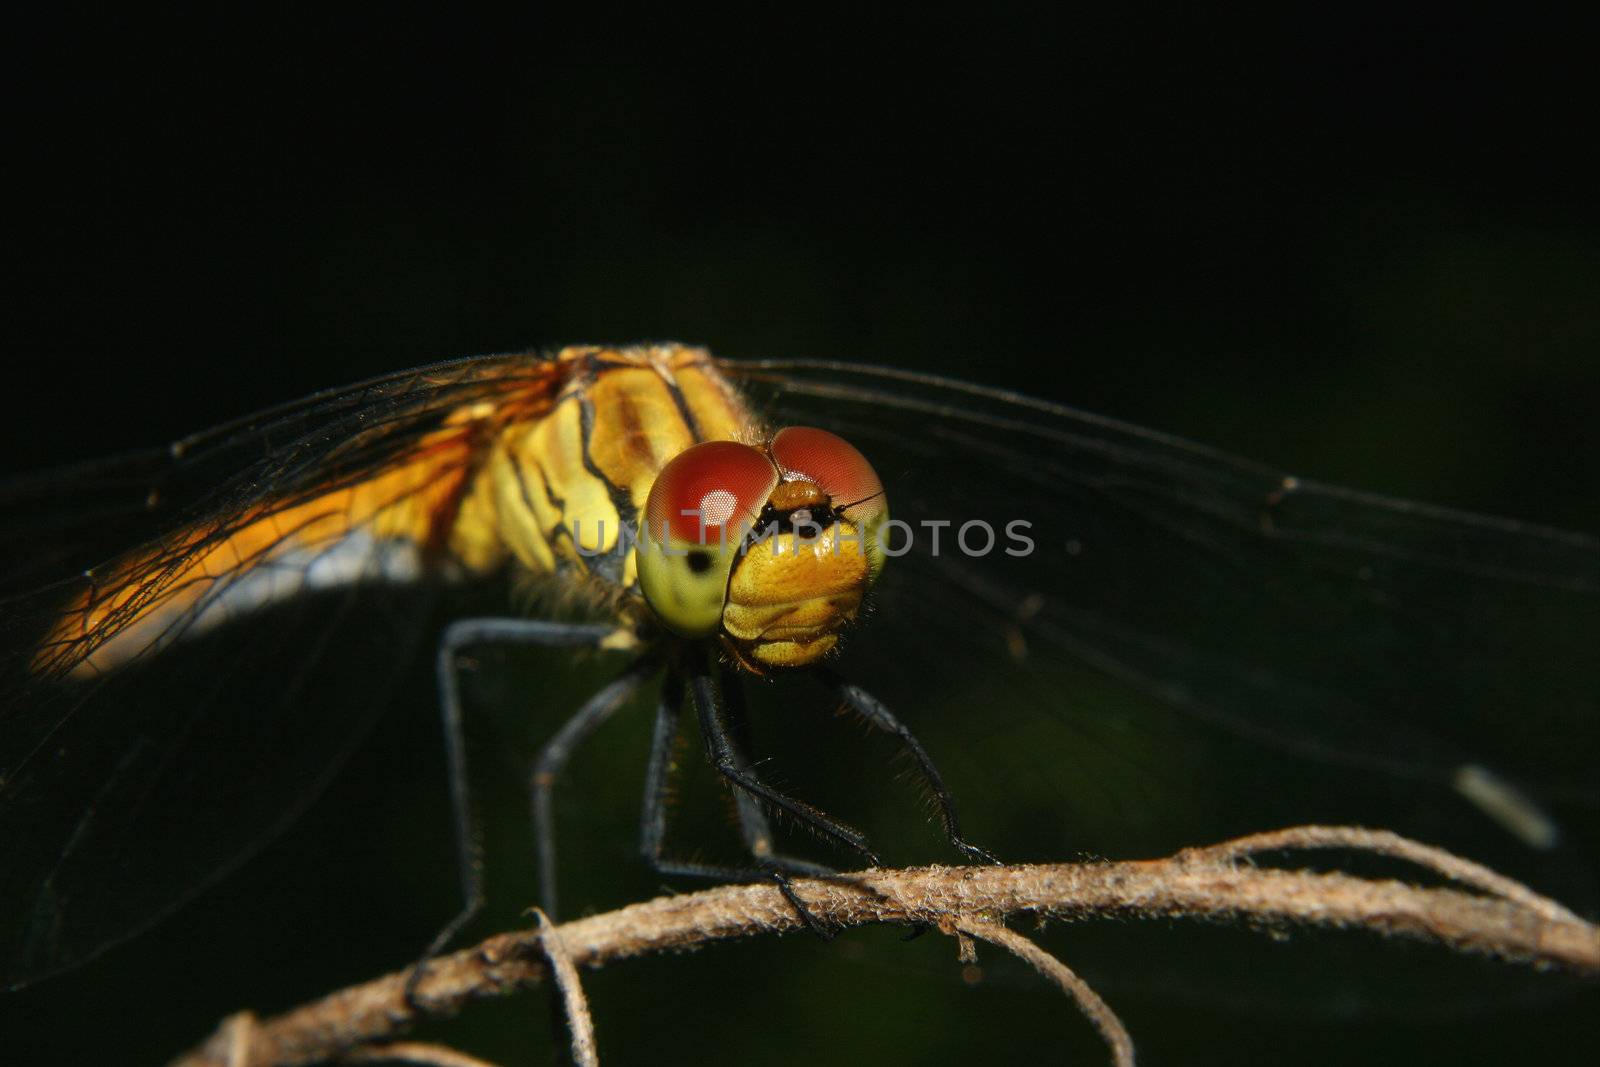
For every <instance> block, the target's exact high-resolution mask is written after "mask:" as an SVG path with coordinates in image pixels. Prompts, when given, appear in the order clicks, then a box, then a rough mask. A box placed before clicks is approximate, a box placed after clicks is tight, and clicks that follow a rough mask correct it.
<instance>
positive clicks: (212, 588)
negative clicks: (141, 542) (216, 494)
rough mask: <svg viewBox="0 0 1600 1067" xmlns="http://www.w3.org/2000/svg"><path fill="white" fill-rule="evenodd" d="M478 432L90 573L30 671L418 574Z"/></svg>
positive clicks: (151, 644)
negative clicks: (302, 596)
mask: <svg viewBox="0 0 1600 1067" xmlns="http://www.w3.org/2000/svg"><path fill="white" fill-rule="evenodd" d="M475 436H476V435H475V434H473V433H472V432H471V429H470V428H469V427H461V428H451V429H446V430H441V431H438V432H437V433H436V434H434V435H431V436H430V437H429V438H425V439H424V440H423V442H422V443H421V444H420V446H419V447H418V448H417V449H416V450H415V452H414V453H412V454H410V455H408V456H407V457H405V458H404V459H403V460H401V461H399V462H398V463H397V464H396V465H393V466H390V467H388V468H385V469H384V470H383V471H382V473H380V474H378V475H377V476H376V477H373V478H371V479H369V480H367V481H363V482H357V483H355V484H352V485H348V486H345V487H341V488H338V489H334V490H331V491H327V492H321V493H312V494H299V495H298V496H297V497H296V498H292V499H290V500H287V501H286V500H281V499H280V500H268V501H264V502H262V503H260V504H257V505H255V506H253V507H251V508H249V509H248V510H247V511H245V512H244V513H243V514H240V515H234V516H222V517H219V518H217V519H215V520H212V521H210V522H207V523H204V524H201V525H198V526H193V527H189V528H186V529H183V530H180V531H177V532H176V533H174V534H172V535H170V536H169V537H167V538H166V539H164V540H163V542H162V543H161V544H160V545H159V546H158V547H156V548H154V549H148V550H141V551H140V552H138V553H135V554H133V555H131V556H130V557H125V558H124V559H123V560H121V561H118V562H116V563H114V564H112V566H111V567H110V570H109V573H108V574H107V575H105V576H104V577H100V576H99V575H91V576H90V580H91V582H92V583H93V584H91V585H90V587H89V588H88V589H87V590H85V591H84V592H83V593H82V594H80V595H79V596H78V597H77V598H76V599H75V600H74V602H73V603H72V604H71V606H70V607H68V608H67V609H66V610H65V611H64V612H63V613H62V617H61V619H60V621H59V622H58V623H57V625H56V626H55V628H54V630H53V631H52V632H51V634H50V636H49V637H48V638H46V640H45V641H44V642H43V643H42V644H41V646H40V648H39V652H38V654H37V655H36V657H35V660H34V667H35V670H36V671H39V672H40V673H49V674H63V673H70V674H73V675H86V674H93V673H98V672H100V671H104V670H108V669H111V668H114V667H117V666H120V665H121V664H123V663H125V662H127V661H128V660H131V659H133V658H134V657H135V656H138V655H139V654H141V653H143V652H145V651H146V650H149V649H152V648H155V647H160V646H164V645H165V644H167V643H169V642H170V641H172V640H174V639H176V638H177V637H179V636H181V635H182V634H183V633H185V632H189V631H190V629H191V628H196V627H198V628H205V627H208V626H212V625H215V624H217V623H219V622H222V621H224V620H226V619H227V618H230V617H233V616H234V615H236V614H238V613H242V612H244V611H248V610H250V609H252V608H257V607H261V606H263V605H264V604H266V603H269V602H271V601H273V600H277V599H280V598H283V597H287V596H291V595H293V594H295V593H298V592H301V591H303V590H308V589H315V588H329V587H333V586H336V585H339V584H348V583H351V582H355V581H358V580H361V579H364V578H388V579H391V580H402V579H406V578H411V577H415V576H416V575H417V574H418V572H419V570H420V567H421V564H422V558H423V555H424V554H425V553H427V552H430V551H433V550H436V549H437V548H438V547H439V545H440V543H441V540H442V538H443V536H444V535H445V534H446V533H447V531H448V526H449V521H450V519H451V517H452V516H453V514H454V510H455V507H454V505H455V502H456V500H457V499H458V497H459V495H460V492H461V487H462V485H463V484H464V481H465V478H466V476H467V473H468V471H469V469H470V464H471V450H472V446H473V439H474V437H475Z"/></svg>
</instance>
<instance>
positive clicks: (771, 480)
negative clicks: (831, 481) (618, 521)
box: [645, 441, 778, 546]
mask: <svg viewBox="0 0 1600 1067" xmlns="http://www.w3.org/2000/svg"><path fill="white" fill-rule="evenodd" d="M777 484H778V472H777V471H776V470H774V469H773V467H772V462H771V461H770V460H768V459H767V457H766V456H764V455H762V454H761V453H760V452H759V451H758V450H756V449H754V448H751V447H750V446H749V445H741V444H739V443H737V442H735V441H706V442H704V443H702V444H698V445H695V446H693V447H692V448H686V449H684V450H683V451H682V452H680V453H679V454H678V455H677V456H676V457H674V458H673V460H672V462H670V463H668V464H667V465H666V466H665V467H663V468H662V469H661V473H660V474H659V475H657V476H656V480H655V484H654V485H653V486H651V487H650V499H649V502H648V503H646V505H645V521H646V522H647V523H649V524H650V526H649V536H650V537H652V538H656V539H660V538H661V536H662V532H663V531H665V532H666V536H667V539H669V540H671V541H673V542H675V543H677V544H679V545H684V546H686V545H691V544H704V545H716V544H718V543H719V542H720V541H721V539H722V538H724V537H725V538H727V539H728V540H729V541H730V542H733V543H734V544H735V545H737V543H738V540H737V539H738V538H739V537H740V536H742V535H743V532H744V527H745V526H747V525H749V524H751V523H754V522H755V521H756V517H757V516H758V515H760V514H761V507H762V505H764V504H765V503H766V502H767V497H768V496H769V495H771V493H772V490H773V488H774V487H776V486H777ZM685 512H689V513H690V514H685Z"/></svg>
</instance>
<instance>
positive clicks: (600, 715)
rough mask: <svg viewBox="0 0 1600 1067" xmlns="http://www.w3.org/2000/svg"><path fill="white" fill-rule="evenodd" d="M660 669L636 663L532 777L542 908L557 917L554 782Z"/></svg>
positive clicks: (575, 720) (593, 701)
mask: <svg viewBox="0 0 1600 1067" xmlns="http://www.w3.org/2000/svg"><path fill="white" fill-rule="evenodd" d="M658 666H659V664H658V662H657V661H656V659H655V658H653V657H646V658H643V659H640V660H638V661H636V662H635V663H634V664H633V665H632V666H631V667H629V668H628V669H627V671H625V672H624V673H623V674H622V676H621V677H619V678H617V679H615V680H614V681H612V682H610V683H608V684H607V685H606V686H605V687H604V688H602V689H601V690H600V691H598V692H597V693H595V694H594V695H593V696H592V697H590V698H589V699H588V700H587V701H585V702H584V704H583V706H582V707H581V708H579V709H578V711H577V713H576V714H574V715H573V716H572V718H570V719H568V720H567V722H566V724H565V725H564V726H562V727H561V729H560V730H558V731H557V732H556V734H555V736H554V737H552V738H551V739H550V740H549V741H546V742H545V744H544V747H543V748H541V749H540V750H539V755H538V758H537V759H535V760H534V763H533V770H532V773H531V774H530V775H529V794H530V796H531V799H532V810H533V833H534V847H535V849H536V850H537V853H538V856H539V906H540V907H541V908H543V909H544V912H545V914H546V915H548V916H549V917H550V918H551V919H552V920H553V919H555V918H556V835H555V810H554V801H555V795H554V794H555V783H556V779H557V778H558V777H559V776H560V774H561V772H562V770H563V769H564V768H565V767H566V765H567V760H568V759H569V758H570V757H571V755H572V753H573V752H574V751H575V750H576V749H577V747H578V746H579V745H581V744H583V742H584V741H586V740H587V739H588V737H589V735H590V734H592V733H594V731H595V730H596V729H598V728H599V727H600V726H601V724H603V723H604V722H605V721H606V720H607V719H609V718H611V716H612V715H613V714H615V712H616V710H617V709H618V708H620V707H622V705H624V704H626V703H627V702H628V699H629V698H630V697H632V696H633V694H634V693H636V692H638V690H639V687H640V686H641V685H643V684H644V683H645V681H646V680H648V679H649V677H650V676H651V675H652V674H654V673H655V671H656V668H657V667H658Z"/></svg>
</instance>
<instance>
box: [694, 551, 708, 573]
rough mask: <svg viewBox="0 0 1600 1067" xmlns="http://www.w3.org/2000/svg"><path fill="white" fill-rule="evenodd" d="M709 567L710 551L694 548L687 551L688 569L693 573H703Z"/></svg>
mask: <svg viewBox="0 0 1600 1067" xmlns="http://www.w3.org/2000/svg"><path fill="white" fill-rule="evenodd" d="M710 569H711V553H709V552H702V551H700V550H698V549H696V550H695V551H693V552H690V553H689V570H690V571H692V572H694V573H695V574H704V573H705V572H706V571H708V570H710Z"/></svg>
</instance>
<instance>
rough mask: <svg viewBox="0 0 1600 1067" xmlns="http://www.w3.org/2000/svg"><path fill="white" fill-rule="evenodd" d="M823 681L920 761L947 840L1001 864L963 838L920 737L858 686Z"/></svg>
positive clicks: (826, 675) (828, 675)
mask: <svg viewBox="0 0 1600 1067" xmlns="http://www.w3.org/2000/svg"><path fill="white" fill-rule="evenodd" d="M821 677H822V679H823V681H825V682H826V683H827V684H828V685H829V686H831V687H832V688H833V689H834V691H835V692H837V693H838V694H839V696H840V698H841V699H843V700H844V702H845V703H846V704H848V705H850V707H852V708H854V709H855V710H856V712H858V713H859V714H860V715H861V716H862V717H863V718H864V719H866V720H867V722H869V723H871V724H872V725H873V726H875V727H877V728H878V729H880V730H883V731H885V732H887V733H891V734H893V735H894V736H895V737H897V738H899V739H900V744H901V745H902V746H903V747H904V748H905V750H906V751H907V752H909V753H911V757H912V758H913V759H914V760H916V763H917V769H918V770H919V771H920V772H921V774H922V780H923V781H924V782H925V783H927V786H928V789H929V790H930V791H931V792H932V794H933V800H934V804H935V805H937V806H938V809H939V821H940V822H941V823H942V824H943V826H944V833H945V836H946V837H948V838H949V839H950V843H951V844H952V845H954V846H955V847H956V849H957V851H959V852H960V853H961V854H962V855H964V856H966V857H967V858H969V859H973V860H977V861H978V862H979V863H994V864H998V863H999V862H1000V861H999V860H998V859H996V858H995V857H994V855H993V854H992V853H991V852H989V851H988V850H987V849H983V848H979V847H978V846H977V845H974V844H972V843H971V842H969V841H967V840H966V839H965V838H963V837H962V836H961V827H960V824H959V823H958V822H957V821H956V809H955V804H954V802H953V801H952V800H951V799H950V791H949V790H948V789H946V788H945V785H944V778H943V777H941V776H940V774H939V768H938V767H936V766H934V763H933V758H932V757H931V756H929V755H928V750H927V749H925V748H923V747H922V742H921V741H918V740H917V738H916V735H915V734H913V733H912V732H911V730H910V729H909V728H907V727H906V726H905V725H904V724H903V723H901V722H900V720H899V719H897V718H895V717H894V714H893V713H892V712H890V711H889V709H888V708H887V707H885V706H884V704H883V702H882V701H880V700H879V699H878V698H877V697H875V696H873V695H872V694H871V693H869V692H867V691H866V690H865V689H862V688H861V687H860V686H858V685H851V684H850V683H848V682H845V681H844V680H843V679H841V678H839V677H838V676H837V675H835V674H833V673H832V672H831V671H823V672H821Z"/></svg>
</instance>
